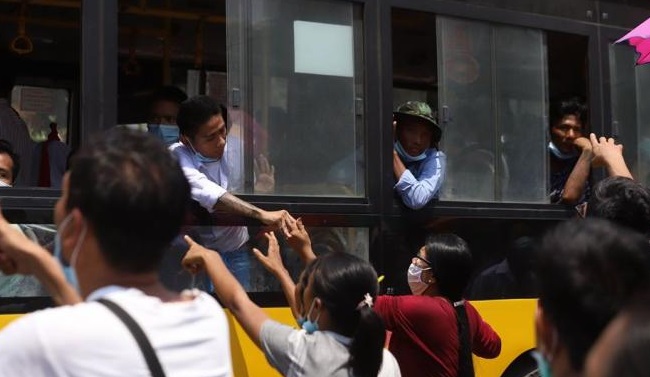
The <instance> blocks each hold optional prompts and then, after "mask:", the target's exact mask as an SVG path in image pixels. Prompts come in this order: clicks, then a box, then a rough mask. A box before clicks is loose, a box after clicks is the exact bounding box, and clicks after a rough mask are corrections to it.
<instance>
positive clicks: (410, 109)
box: [393, 101, 442, 143]
mask: <svg viewBox="0 0 650 377" xmlns="http://www.w3.org/2000/svg"><path fill="white" fill-rule="evenodd" d="M393 115H395V120H396V121H397V124H398V125H399V118H400V117H403V116H413V117H418V118H421V119H424V120H426V121H427V123H428V124H430V125H431V126H433V127H432V128H433V142H434V143H436V142H438V141H440V137H441V136H442V130H441V129H440V126H438V122H437V121H436V117H435V115H434V113H433V111H431V107H429V105H427V104H426V103H424V102H420V101H408V102H406V103H403V104H401V105H400V106H399V107H398V108H397V110H396V111H395V112H393Z"/></svg>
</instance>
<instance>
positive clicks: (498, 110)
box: [392, 9, 586, 203]
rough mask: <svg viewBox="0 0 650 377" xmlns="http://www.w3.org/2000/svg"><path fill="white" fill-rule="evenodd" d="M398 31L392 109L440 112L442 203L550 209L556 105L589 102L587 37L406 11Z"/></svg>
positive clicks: (397, 15)
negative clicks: (422, 104) (410, 106)
mask: <svg viewBox="0 0 650 377" xmlns="http://www.w3.org/2000/svg"><path fill="white" fill-rule="evenodd" d="M392 22H393V87H394V91H393V105H394V106H397V105H399V104H400V103H403V102H405V101H407V100H419V101H426V102H428V103H429V105H431V106H432V107H437V109H438V120H439V123H440V124H441V127H442V130H443V133H442V140H441V143H440V149H441V150H442V151H443V152H444V153H445V154H446V156H447V171H446V178H445V182H444V183H443V186H442V189H441V192H440V199H441V200H449V201H485V202H521V203H548V201H549V199H548V198H549V189H548V187H547V185H548V160H547V159H548V154H547V146H546V144H547V140H548V136H549V131H548V130H549V126H548V115H547V112H548V103H549V99H550V98H554V96H564V95H574V96H575V95H578V96H583V97H584V94H585V93H586V69H585V67H586V38H582V37H578V36H568V38H563V37H564V36H565V35H564V34H561V33H555V32H545V31H543V30H538V29H531V28H524V27H517V26H510V25H504V24H496V23H489V22H482V21H474V20H467V19H460V18H453V17H447V16H441V15H434V14H427V13H424V12H416V11H409V10H401V9H395V10H393V13H392ZM576 40H577V41H576ZM576 44H577V45H579V46H578V47H580V48H575V45H576ZM583 46H584V48H582V47H583ZM571 47H574V49H571ZM567 50H568V51H569V53H568V54H564V55H562V51H567ZM560 55H561V56H562V58H563V60H562V61H559V60H558V59H556V57H559V56H560ZM576 67H577V69H576ZM576 71H577V72H576ZM549 76H550V77H549Z"/></svg>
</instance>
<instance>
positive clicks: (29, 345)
mask: <svg viewBox="0 0 650 377" xmlns="http://www.w3.org/2000/svg"><path fill="white" fill-rule="evenodd" d="M37 326H38V321H37V316H35V315H26V316H24V317H22V318H19V319H17V320H15V321H14V322H12V323H10V324H9V325H7V326H6V327H5V328H3V329H2V331H0V376H2V377H4V376H12V377H16V376H34V377H36V376H55V375H57V374H58V373H57V372H56V370H55V368H54V366H53V365H52V363H51V362H50V360H49V356H50V353H49V352H48V350H47V349H46V347H45V346H44V345H43V342H42V338H41V337H40V334H39V331H38V327H37Z"/></svg>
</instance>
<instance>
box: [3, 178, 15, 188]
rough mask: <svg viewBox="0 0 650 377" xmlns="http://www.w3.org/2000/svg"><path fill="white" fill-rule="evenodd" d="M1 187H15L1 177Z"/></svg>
mask: <svg viewBox="0 0 650 377" xmlns="http://www.w3.org/2000/svg"><path fill="white" fill-rule="evenodd" d="M0 187H13V186H11V185H10V184H9V183H7V182H5V181H3V180H1V179H0Z"/></svg>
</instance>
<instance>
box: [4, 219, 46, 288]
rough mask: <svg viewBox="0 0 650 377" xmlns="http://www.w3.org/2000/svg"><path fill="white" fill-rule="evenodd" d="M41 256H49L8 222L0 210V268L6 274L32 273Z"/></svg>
mask: <svg viewBox="0 0 650 377" xmlns="http://www.w3.org/2000/svg"><path fill="white" fill-rule="evenodd" d="M42 257H51V256H50V255H49V253H48V252H47V251H46V250H45V249H43V248H42V247H41V246H40V245H38V244H36V243H34V242H33V241H31V240H30V239H28V238H27V237H26V236H25V234H23V233H22V232H21V231H19V230H18V229H17V228H15V227H14V226H12V225H11V224H9V222H7V220H6V219H5V218H4V216H2V213H1V212H0V270H2V272H3V273H5V274H7V275H10V274H23V275H34V274H35V273H36V269H37V268H38V263H39V262H38V260H39V258H42Z"/></svg>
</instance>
